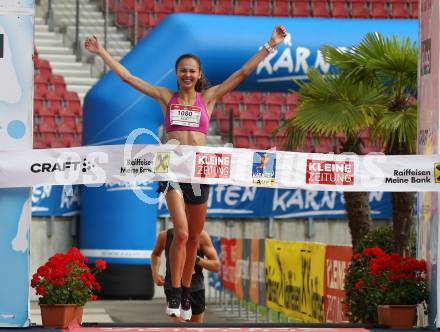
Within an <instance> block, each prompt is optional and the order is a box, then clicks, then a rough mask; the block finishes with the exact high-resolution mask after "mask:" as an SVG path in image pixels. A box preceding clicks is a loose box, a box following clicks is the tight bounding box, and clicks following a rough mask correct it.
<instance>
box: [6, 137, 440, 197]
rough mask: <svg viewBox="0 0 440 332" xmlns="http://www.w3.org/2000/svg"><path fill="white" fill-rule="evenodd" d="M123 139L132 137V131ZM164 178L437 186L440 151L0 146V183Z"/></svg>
mask: <svg viewBox="0 0 440 332" xmlns="http://www.w3.org/2000/svg"><path fill="white" fill-rule="evenodd" d="M127 142H128V143H132V142H134V138H131V139H130V136H129V139H128V141H127ZM160 180H169V181H176V182H191V183H206V184H234V185H238V186H260V187H277V188H303V189H309V190H328V191H425V192H426V191H438V190H439V189H440V156H437V155H412V156H385V155H382V154H380V155H371V154H370V155H366V156H357V155H345V154H341V155H334V154H316V153H313V154H312V153H298V152H286V151H275V150H268V151H257V150H251V149H239V148H228V147H206V146H203V147H199V146H197V147H196V146H188V145H173V144H159V145H157V144H125V145H107V146H105V145H102V146H85V147H77V148H65V149H41V150H25V151H3V152H0V188H12V187H30V186H36V185H51V184H52V185H54V184H58V185H66V184H85V185H89V186H99V185H102V184H103V183H126V182H139V181H160Z"/></svg>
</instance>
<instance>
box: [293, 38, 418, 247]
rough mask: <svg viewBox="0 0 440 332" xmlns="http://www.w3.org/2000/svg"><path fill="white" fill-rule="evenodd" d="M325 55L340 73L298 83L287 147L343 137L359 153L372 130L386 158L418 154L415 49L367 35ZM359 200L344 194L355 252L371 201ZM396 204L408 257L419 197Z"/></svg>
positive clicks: (400, 198) (405, 41) (398, 198)
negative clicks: (367, 131)
mask: <svg viewBox="0 0 440 332" xmlns="http://www.w3.org/2000/svg"><path fill="white" fill-rule="evenodd" d="M321 52H322V53H323V55H324V57H325V59H326V61H327V62H328V63H330V64H332V65H334V66H335V68H336V72H334V73H330V74H327V75H324V76H320V75H319V74H318V73H317V72H316V71H311V72H309V74H308V76H309V82H307V83H299V87H300V89H299V92H298V95H299V96H300V100H301V102H300V105H299V107H298V111H297V112H296V113H295V114H294V116H293V118H292V119H291V120H290V121H289V122H288V123H287V129H288V131H287V137H288V145H289V146H290V147H293V148H295V147H299V146H300V145H301V144H302V140H303V139H304V137H305V136H306V135H307V134H308V133H310V134H311V135H314V136H322V135H336V134H344V135H345V137H346V140H345V143H344V144H343V151H344V152H354V153H357V154H359V153H360V151H361V149H360V147H361V144H362V143H361V139H360V132H361V130H362V129H364V128H370V139H371V140H372V141H375V142H380V143H381V144H382V145H383V149H384V151H385V153H386V154H411V153H414V152H415V148H416V136H417V107H416V105H415V103H414V102H413V100H414V96H415V95H416V91H417V56H418V49H417V46H416V44H415V43H413V42H412V41H411V40H410V39H409V38H399V37H397V36H394V37H391V38H386V37H384V36H382V35H381V34H379V33H368V34H367V35H366V36H365V37H364V38H363V39H362V41H361V42H360V43H359V44H357V45H354V46H353V47H351V48H349V49H338V48H334V47H331V46H324V47H323V48H322V49H321ZM355 195H359V196H362V195H363V196H364V198H362V199H360V198H359V197H357V198H356V199H354V197H351V193H344V197H345V199H346V210H347V215H348V218H349V226H350V230H351V233H352V238H353V239H352V242H353V247H354V248H355V247H356V244H357V243H358V241H359V240H360V238H362V236H363V235H365V234H366V232H367V231H368V228H369V208H368V206H369V205H368V200H367V197H368V196H367V195H366V194H365V193H356V194H355ZM392 202H393V229H394V244H395V249H396V251H397V252H399V253H406V252H407V251H408V249H409V235H410V229H411V225H412V222H413V217H414V206H415V196H414V194H413V193H392ZM367 211H368V213H367ZM367 214H368V218H367V217H366V215H367ZM362 216H364V217H362ZM359 217H362V218H359ZM367 225H368V226H367Z"/></svg>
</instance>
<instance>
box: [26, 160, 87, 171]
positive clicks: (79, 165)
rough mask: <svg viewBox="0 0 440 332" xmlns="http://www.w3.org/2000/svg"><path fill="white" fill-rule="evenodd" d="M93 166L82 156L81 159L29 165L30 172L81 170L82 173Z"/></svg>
mask: <svg viewBox="0 0 440 332" xmlns="http://www.w3.org/2000/svg"><path fill="white" fill-rule="evenodd" d="M94 167H95V164H93V163H92V162H90V161H88V160H87V158H84V159H83V161H82V162H81V161H64V162H53V163H35V164H32V165H31V172H32V173H53V172H57V171H59V172H64V171H66V170H73V171H76V170H81V172H82V173H86V172H87V171H90V170H91V169H92V168H94Z"/></svg>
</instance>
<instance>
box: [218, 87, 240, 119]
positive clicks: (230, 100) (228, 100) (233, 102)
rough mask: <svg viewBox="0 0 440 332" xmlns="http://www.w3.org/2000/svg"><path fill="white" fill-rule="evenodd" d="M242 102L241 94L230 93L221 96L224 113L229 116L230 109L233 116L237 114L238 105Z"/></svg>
mask: <svg viewBox="0 0 440 332" xmlns="http://www.w3.org/2000/svg"><path fill="white" fill-rule="evenodd" d="M242 100H243V96H242V94H241V93H233V92H230V93H228V94H226V95H224V96H223V98H222V102H223V104H224V105H225V112H226V113H227V114H229V110H230V109H232V110H233V111H234V114H238V111H239V104H240V102H241V101H242Z"/></svg>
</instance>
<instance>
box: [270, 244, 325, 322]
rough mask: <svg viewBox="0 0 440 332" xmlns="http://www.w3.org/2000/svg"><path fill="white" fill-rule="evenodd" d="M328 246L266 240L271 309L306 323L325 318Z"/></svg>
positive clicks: (322, 320)
mask: <svg viewBox="0 0 440 332" xmlns="http://www.w3.org/2000/svg"><path fill="white" fill-rule="evenodd" d="M324 259H325V245H324V244H320V243H301V242H285V241H277V240H266V257H265V269H266V299H267V306H268V307H269V308H271V309H273V310H276V311H279V312H282V313H284V314H285V315H287V316H289V317H292V318H295V319H298V320H301V321H303V322H306V323H322V322H324V321H325V317H324V300H323V299H324Z"/></svg>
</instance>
